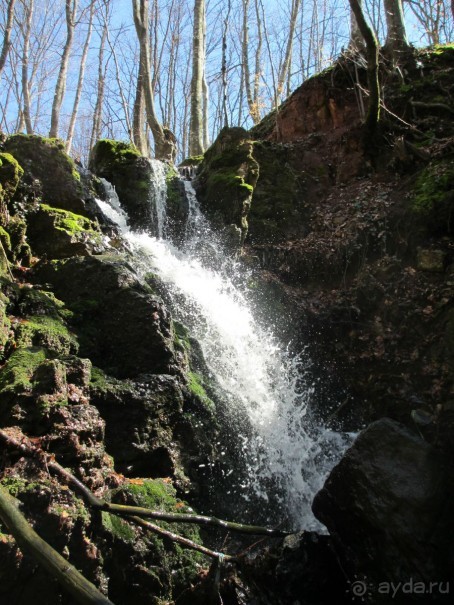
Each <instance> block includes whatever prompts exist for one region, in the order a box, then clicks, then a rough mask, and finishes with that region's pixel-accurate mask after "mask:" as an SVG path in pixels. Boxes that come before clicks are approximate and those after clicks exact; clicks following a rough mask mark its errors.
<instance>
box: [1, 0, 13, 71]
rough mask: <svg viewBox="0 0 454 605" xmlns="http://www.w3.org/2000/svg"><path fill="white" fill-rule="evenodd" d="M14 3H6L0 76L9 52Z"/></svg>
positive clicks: (10, 0)
mask: <svg viewBox="0 0 454 605" xmlns="http://www.w3.org/2000/svg"><path fill="white" fill-rule="evenodd" d="M15 2H16V0H9V2H8V12H7V15H6V25H5V33H4V34H3V46H2V52H1V53H0V76H1V74H2V71H3V68H4V67H5V63H6V57H7V56H8V52H9V49H10V46H11V31H12V29H13V20H14V4H15Z"/></svg>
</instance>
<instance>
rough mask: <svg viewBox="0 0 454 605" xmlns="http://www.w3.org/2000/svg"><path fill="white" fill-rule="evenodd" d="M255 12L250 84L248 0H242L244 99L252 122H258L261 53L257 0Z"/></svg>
mask: <svg viewBox="0 0 454 605" xmlns="http://www.w3.org/2000/svg"><path fill="white" fill-rule="evenodd" d="M255 14H256V17H257V47H256V51H255V65H254V84H253V86H252V85H251V74H250V67H249V0H243V40H242V61H243V65H244V84H245V89H246V100H247V104H248V108H249V113H250V116H251V118H252V121H253V122H254V124H258V122H260V118H261V116H260V99H259V86H260V73H261V69H262V66H261V54H262V44H263V38H262V21H261V17H260V11H259V4H258V0H255Z"/></svg>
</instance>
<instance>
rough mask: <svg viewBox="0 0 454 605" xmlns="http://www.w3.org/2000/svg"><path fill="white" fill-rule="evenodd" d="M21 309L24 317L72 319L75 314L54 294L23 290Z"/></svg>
mask: <svg viewBox="0 0 454 605" xmlns="http://www.w3.org/2000/svg"><path fill="white" fill-rule="evenodd" d="M19 309H20V311H21V313H22V314H23V315H48V316H50V317H54V318H56V319H61V318H63V319H65V320H67V319H71V318H72V316H73V313H72V312H71V311H70V310H69V309H67V308H66V307H65V303H64V302H63V301H61V300H60V299H58V298H57V297H56V296H55V294H54V293H53V292H48V291H47V290H39V289H36V288H22V290H21V300H20V302H19Z"/></svg>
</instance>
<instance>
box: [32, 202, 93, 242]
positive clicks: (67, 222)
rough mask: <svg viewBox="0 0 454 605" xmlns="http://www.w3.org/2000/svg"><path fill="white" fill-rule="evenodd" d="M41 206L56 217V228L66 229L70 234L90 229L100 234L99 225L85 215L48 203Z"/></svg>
mask: <svg viewBox="0 0 454 605" xmlns="http://www.w3.org/2000/svg"><path fill="white" fill-rule="evenodd" d="M40 207H41V210H43V211H44V212H46V213H47V214H49V215H50V216H52V217H54V219H55V220H54V226H55V229H60V230H61V231H66V233H67V234H68V235H75V234H80V233H83V232H87V231H88V232H90V233H92V234H93V235H99V236H100V231H99V227H98V225H97V224H96V223H95V222H94V221H91V220H90V219H88V218H87V217H85V216H82V215H80V214H75V213H74V212H69V211H68V210H62V209H61V208H52V207H51V206H48V205H47V204H41V206H40Z"/></svg>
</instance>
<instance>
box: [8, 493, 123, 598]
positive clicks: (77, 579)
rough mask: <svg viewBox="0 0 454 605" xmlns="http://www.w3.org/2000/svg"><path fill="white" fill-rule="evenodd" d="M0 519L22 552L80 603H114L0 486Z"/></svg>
mask: <svg viewBox="0 0 454 605" xmlns="http://www.w3.org/2000/svg"><path fill="white" fill-rule="evenodd" d="M0 519H1V520H2V521H3V523H4V524H5V525H6V527H7V528H8V530H9V531H10V532H11V534H12V535H13V536H14V539H15V540H16V542H17V544H18V546H19V547H20V549H21V550H22V551H23V552H26V553H28V554H30V555H31V556H32V557H33V558H34V559H35V560H36V561H37V562H38V563H39V564H40V565H41V566H42V567H44V569H46V570H47V571H48V572H49V573H50V574H51V575H52V576H53V577H54V578H55V579H56V580H57V581H58V582H59V583H60V584H61V586H62V587H63V588H64V589H65V590H66V591H68V592H69V593H70V594H71V595H72V596H73V597H74V599H75V600H76V601H77V602H78V603H80V604H81V605H113V603H112V601H110V600H109V599H108V598H107V597H105V596H104V595H103V594H102V593H101V592H99V590H98V589H97V588H96V586H94V585H93V584H92V583H91V582H89V581H88V580H87V579H86V578H84V576H83V575H82V574H81V573H79V572H78V571H77V569H76V568H75V567H74V566H73V565H71V563H69V562H68V561H67V560H66V559H64V558H63V557H62V556H61V555H60V554H59V553H58V552H57V551H56V550H54V549H53V548H52V547H51V546H50V545H49V544H48V543H47V542H45V541H44V540H43V539H42V538H41V537H40V536H38V534H37V533H36V532H35V530H34V529H33V528H32V527H31V525H30V524H29V523H28V521H27V520H26V519H25V517H24V516H23V515H22V513H21V512H19V510H18V507H17V504H16V501H15V500H14V499H13V498H12V497H11V496H10V495H9V493H8V492H7V490H6V489H5V488H4V487H2V486H1V485H0Z"/></svg>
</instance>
